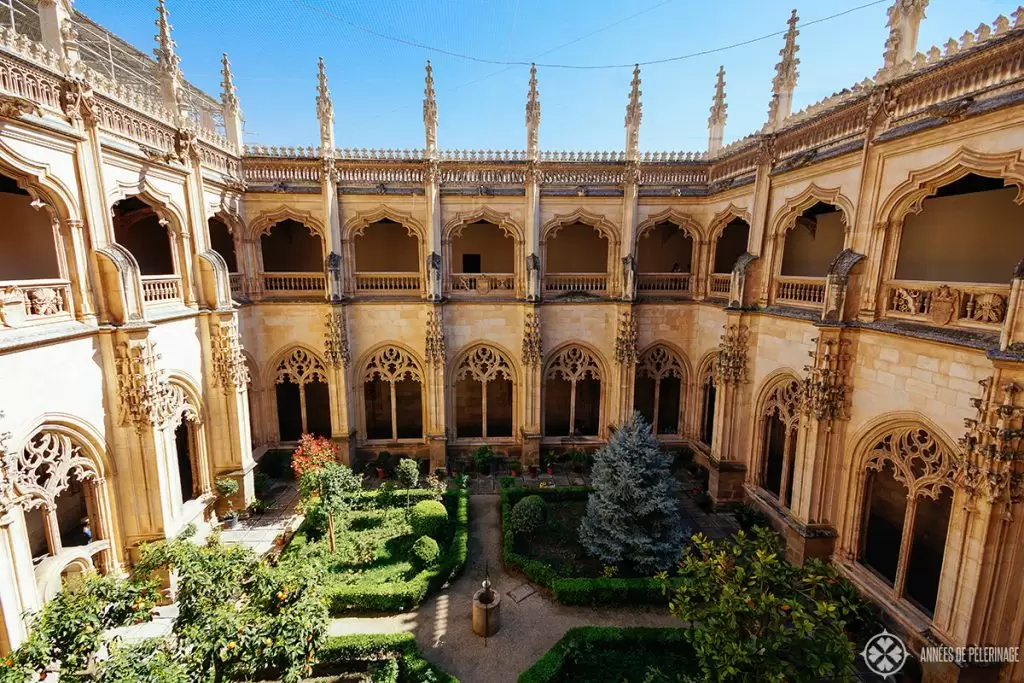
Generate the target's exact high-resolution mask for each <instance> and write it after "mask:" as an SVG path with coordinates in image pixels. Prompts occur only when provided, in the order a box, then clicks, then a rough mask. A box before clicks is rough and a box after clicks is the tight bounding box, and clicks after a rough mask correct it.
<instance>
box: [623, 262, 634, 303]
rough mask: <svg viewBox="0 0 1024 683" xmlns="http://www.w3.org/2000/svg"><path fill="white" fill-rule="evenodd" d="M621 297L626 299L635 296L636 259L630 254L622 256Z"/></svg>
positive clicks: (628, 299) (630, 299)
mask: <svg viewBox="0 0 1024 683" xmlns="http://www.w3.org/2000/svg"><path fill="white" fill-rule="evenodd" d="M622 298H623V299H625V300H627V301H632V300H633V299H635V298H636V259H635V258H633V255H632V254H630V255H629V256H623V257H622Z"/></svg>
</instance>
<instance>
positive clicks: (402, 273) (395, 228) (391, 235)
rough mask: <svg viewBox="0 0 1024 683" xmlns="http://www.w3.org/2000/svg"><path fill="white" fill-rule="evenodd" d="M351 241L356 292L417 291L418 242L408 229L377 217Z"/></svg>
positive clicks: (418, 272) (414, 233) (418, 283)
mask: <svg viewBox="0 0 1024 683" xmlns="http://www.w3.org/2000/svg"><path fill="white" fill-rule="evenodd" d="M352 241H353V245H352V250H353V257H354V265H355V289H356V291H359V292H362V291H370V292H374V291H376V292H418V291H420V289H421V284H420V240H419V235H418V234H417V233H416V231H415V230H413V229H412V228H411V227H408V226H406V225H403V224H402V223H399V222H397V221H394V220H391V219H390V218H381V219H380V220H377V221H374V222H373V223H369V224H367V225H365V226H363V228H362V229H361V230H360V231H359V232H358V233H356V234H355V235H354V236H353V237H352Z"/></svg>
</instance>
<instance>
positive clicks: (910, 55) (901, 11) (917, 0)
mask: <svg viewBox="0 0 1024 683" xmlns="http://www.w3.org/2000/svg"><path fill="white" fill-rule="evenodd" d="M926 7H928V0H896V2H894V3H893V5H892V7H890V8H889V21H888V23H887V24H886V26H887V27H888V28H889V37H888V38H887V39H886V41H885V52H884V54H883V55H882V60H883V61H882V68H881V70H879V72H878V74H877V75H876V77H875V80H876V81H880V82H884V81H888V80H891V79H893V78H896V77H898V76H901V75H903V74H904V73H906V72H907V71H909V70H910V67H911V66H912V65H913V62H914V56H915V55H916V54H917V34H918V29H920V28H921V20H922V19H924V10H925V8H926Z"/></svg>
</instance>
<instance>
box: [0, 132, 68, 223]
mask: <svg viewBox="0 0 1024 683" xmlns="http://www.w3.org/2000/svg"><path fill="white" fill-rule="evenodd" d="M0 173H3V174H4V175H8V176H10V177H11V178H14V179H15V181H17V183H18V186H19V187H21V188H22V189H23V190H25V191H26V192H28V193H29V195H30V196H31V197H32V199H36V200H39V201H42V202H43V203H44V204H45V205H46V208H47V210H48V211H50V213H51V215H52V216H53V219H54V220H61V221H67V220H74V221H79V220H82V214H81V211H80V209H79V206H78V200H77V199H76V193H75V192H73V191H72V190H71V189H70V188H69V187H68V186H67V185H66V184H65V183H64V182H63V181H62V180H61V179H60V178H58V177H57V176H55V175H53V174H51V173H50V166H49V164H39V163H36V162H33V161H31V160H29V159H27V158H26V157H24V156H22V155H21V154H19V153H18V152H16V151H14V150H13V149H12V148H11V147H9V146H8V145H6V144H5V143H4V142H3V141H2V140H0Z"/></svg>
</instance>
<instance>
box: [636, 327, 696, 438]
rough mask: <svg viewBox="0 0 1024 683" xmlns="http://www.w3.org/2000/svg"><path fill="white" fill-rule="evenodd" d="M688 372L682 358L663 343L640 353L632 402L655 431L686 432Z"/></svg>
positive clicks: (668, 433)
mask: <svg viewBox="0 0 1024 683" xmlns="http://www.w3.org/2000/svg"><path fill="white" fill-rule="evenodd" d="M687 376H688V372H687V369H686V362H685V361H684V360H683V358H682V357H681V356H680V355H679V354H678V353H676V352H675V351H673V350H672V349H671V348H669V347H668V346H666V345H664V344H655V345H654V346H651V347H650V348H649V349H647V350H646V351H644V352H643V354H641V355H640V358H639V360H638V361H637V366H636V378H635V380H634V384H633V406H634V408H635V409H636V410H638V411H640V414H641V415H643V416H644V419H645V420H647V422H648V423H650V425H651V429H652V430H653V431H654V433H655V434H659V435H677V436H681V435H682V434H683V405H684V400H683V399H684V396H685V393H686V385H687Z"/></svg>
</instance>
